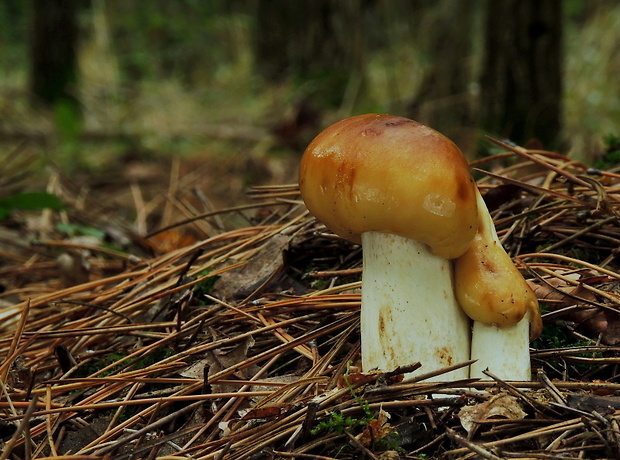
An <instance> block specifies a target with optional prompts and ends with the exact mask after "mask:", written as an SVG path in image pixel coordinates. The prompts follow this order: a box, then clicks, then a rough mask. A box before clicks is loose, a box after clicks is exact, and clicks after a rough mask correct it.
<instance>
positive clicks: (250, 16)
mask: <svg viewBox="0 0 620 460" xmlns="http://www.w3.org/2000/svg"><path fill="white" fill-rule="evenodd" d="M0 75H2V78H1V79H0V145H1V152H3V153H4V154H5V155H10V154H15V152H17V151H20V152H21V151H23V150H27V151H29V152H30V153H33V154H34V156H35V157H36V158H38V159H40V160H41V161H42V162H43V163H45V164H49V163H53V164H54V165H56V166H57V167H59V168H61V169H64V170H67V171H82V172H84V171H86V172H88V173H89V174H97V173H101V172H108V173H109V172H111V171H116V174H128V173H129V171H134V169H131V168H130V167H133V166H135V165H136V164H137V165H141V166H140V167H142V168H145V167H146V166H145V165H149V166H152V165H164V166H165V168H167V169H166V172H169V167H170V164H171V163H170V159H171V158H180V159H182V161H180V163H175V164H176V166H175V167H176V168H179V169H180V170H181V172H182V171H183V170H186V171H192V170H194V169H195V168H196V167H197V165H203V166H204V165H205V164H206V165H207V168H208V169H209V170H210V173H211V176H215V178H213V177H211V178H210V179H209V178H206V179H205V180H206V181H209V180H210V181H212V182H211V188H212V189H214V190H215V192H214V193H216V194H218V193H219V194H224V195H225V194H226V193H227V192H226V190H229V189H230V188H231V187H232V185H231V184H233V183H234V184H237V185H236V187H237V188H238V189H242V188H243V187H244V186H246V185H248V184H256V183H268V182H271V183H274V182H280V183H285V182H291V181H295V170H296V165H297V162H298V160H299V156H300V155H301V153H302V152H303V149H304V147H305V145H306V144H307V142H308V141H309V140H311V138H312V137H313V136H314V135H316V134H317V133H318V132H319V131H320V129H321V128H323V127H325V126H327V125H328V124H330V123H332V122H334V121H336V120H338V119H340V118H343V117H346V116H350V115H354V114H359V113H365V112H389V113H393V114H398V115H404V116H407V117H410V118H414V119H416V120H418V121H420V122H423V123H426V124H428V125H430V126H431V127H434V128H436V129H438V130H439V131H441V132H443V133H444V134H446V135H448V136H449V137H451V138H452V139H453V140H454V141H455V142H456V143H457V144H458V145H459V146H460V147H461V148H462V149H463V151H464V152H465V153H466V154H467V156H468V157H469V158H475V157H478V156H481V155H485V154H488V153H489V149H491V148H492V147H491V145H490V143H488V142H485V140H484V136H485V135H491V136H495V137H498V138H509V139H511V140H512V141H514V142H516V143H519V144H521V145H527V146H531V147H534V148H538V147H541V148H542V147H544V148H548V149H557V150H558V151H560V152H562V153H565V154H568V155H570V156H572V157H574V158H576V159H578V160H582V161H587V162H591V163H592V164H598V165H601V166H606V167H609V166H612V165H613V164H615V162H616V158H615V157H614V152H616V153H615V155H618V156H619V157H620V140H619V137H618V136H620V100H619V97H618V92H619V88H620V2H618V1H616V0H503V1H491V0H488V1H485V0H467V1H465V0H438V1H424V0H341V1H335V0H295V1H292V0H174V1H171V0H132V1H127V0H90V1H86V0H32V1H22V0H3V1H2V2H0ZM597 162H598V163H597ZM601 162H606V163H601ZM132 165H133V166H132ZM221 165H224V166H221ZM140 167H138V170H139V172H134V173H135V174H138V175H139V174H146V173H145V172H144V169H142V170H140ZM120 168H122V169H120ZM218 187H219V189H221V190H220V191H219V192H218V191H217V190H218Z"/></svg>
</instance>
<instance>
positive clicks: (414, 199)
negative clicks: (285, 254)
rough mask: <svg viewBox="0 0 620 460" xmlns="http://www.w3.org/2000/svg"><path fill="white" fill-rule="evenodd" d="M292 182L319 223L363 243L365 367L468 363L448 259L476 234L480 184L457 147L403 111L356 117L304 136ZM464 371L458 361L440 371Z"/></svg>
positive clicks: (463, 374) (464, 323)
mask: <svg viewBox="0 0 620 460" xmlns="http://www.w3.org/2000/svg"><path fill="white" fill-rule="evenodd" d="M299 186H300V190H301V193H302V197H303V199H304V201H305V203H306V206H307V207H308V209H309V210H310V212H311V213H312V214H314V216H315V217H316V218H317V219H318V220H319V221H322V222H323V223H324V224H325V225H326V226H327V227H328V228H329V229H330V230H332V231H333V232H335V233H336V234H338V235H340V236H342V237H344V238H346V239H349V240H351V241H353V242H357V243H360V242H361V244H362V249H363V264H364V269H363V275H362V301H361V342H362V349H361V353H362V367H363V369H364V370H365V371H369V370H372V369H380V370H393V369H395V368H397V367H398V366H403V365H408V364H412V363H413V362H417V361H419V362H420V363H421V364H422V366H423V369H424V370H426V371H433V370H437V369H441V368H444V367H446V366H449V365H453V364H457V363H462V362H466V361H468V360H469V357H470V321H469V319H468V318H467V317H466V315H465V314H464V313H463V311H462V310H461V308H460V307H459V305H458V303H457V301H456V297H455V293H454V288H453V277H452V266H451V262H450V260H451V259H454V258H457V257H459V256H461V255H462V254H463V253H464V252H465V251H466V250H467V248H468V247H469V245H470V243H471V241H472V239H473V238H474V236H475V235H476V231H477V227H478V217H477V216H478V212H477V204H476V190H477V188H476V185H475V183H474V181H473V179H472V177H471V175H470V173H469V167H468V164H467V161H466V159H465V158H464V156H463V154H462V153H461V151H460V150H459V149H458V147H457V146H456V145H455V144H454V143H452V141H450V140H449V139H447V138H446V137H444V136H443V135H441V134H439V133H438V132H436V131H434V130H432V129H431V128H428V127H426V126H424V125H422V124H419V123H417V122H415V121H412V120H409V119H406V118H402V117H398V116H392V115H380V114H368V115H360V116H355V117H351V118H347V119H345V120H342V121H339V122H337V123H335V124H333V125H332V126H330V127H328V128H327V129H325V130H324V131H323V132H322V133H320V134H319V135H318V136H317V137H316V138H315V139H314V140H313V141H312V142H311V143H310V145H309V146H308V148H307V149H306V151H305V153H304V155H303V157H302V159H301V165H300V172H299ZM468 375H469V371H468V369H467V368H460V369H457V370H453V371H451V372H450V373H448V374H443V375H440V376H439V378H440V379H442V380H445V379H453V380H456V379H461V378H467V377H468Z"/></svg>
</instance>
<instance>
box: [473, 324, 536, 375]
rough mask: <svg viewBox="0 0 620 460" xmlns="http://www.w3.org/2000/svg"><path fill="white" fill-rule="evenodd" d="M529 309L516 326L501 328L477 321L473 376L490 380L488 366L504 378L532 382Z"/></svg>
mask: <svg viewBox="0 0 620 460" xmlns="http://www.w3.org/2000/svg"><path fill="white" fill-rule="evenodd" d="M529 316H530V315H529V312H528V313H527V314H526V315H525V317H524V318H523V319H522V320H521V321H519V322H518V323H517V324H515V325H514V326H506V327H498V326H496V325H494V324H483V323H481V322H479V321H474V326H473V330H472V340H471V359H476V360H477V361H476V362H475V363H473V364H472V365H471V371H470V372H471V377H472V378H482V379H485V380H489V376H487V375H486V374H484V373H483V371H484V370H486V369H488V370H489V372H491V373H492V374H493V375H495V376H497V377H499V378H500V379H502V380H510V381H529V380H531V379H532V372H531V368H530V367H531V366H530V339H529V329H530V324H529Z"/></svg>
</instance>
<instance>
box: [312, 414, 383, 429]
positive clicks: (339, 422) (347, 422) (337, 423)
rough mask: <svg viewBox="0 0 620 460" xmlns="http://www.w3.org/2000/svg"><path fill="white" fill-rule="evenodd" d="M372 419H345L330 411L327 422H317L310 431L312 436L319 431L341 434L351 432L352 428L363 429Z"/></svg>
mask: <svg viewBox="0 0 620 460" xmlns="http://www.w3.org/2000/svg"><path fill="white" fill-rule="evenodd" d="M373 419H374V417H373V418H371V419H370V420H368V419H367V418H355V417H345V416H344V415H342V414H341V413H340V412H337V411H331V412H330V413H329V418H328V419H327V420H323V421H321V422H319V423H318V424H317V425H316V426H315V427H314V428H313V429H312V434H313V435H316V434H318V433H320V432H321V431H327V432H329V433H337V434H343V433H344V432H345V430H346V431H351V430H352V429H353V428H357V427H365V426H366V425H368V422H370V421H371V420H373Z"/></svg>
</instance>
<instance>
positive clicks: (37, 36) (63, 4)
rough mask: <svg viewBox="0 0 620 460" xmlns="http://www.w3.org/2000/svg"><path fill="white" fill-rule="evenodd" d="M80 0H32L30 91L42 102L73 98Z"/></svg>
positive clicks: (75, 78) (71, 99)
mask: <svg viewBox="0 0 620 460" xmlns="http://www.w3.org/2000/svg"><path fill="white" fill-rule="evenodd" d="M78 2H79V0H33V3H32V5H33V27H32V42H31V46H32V48H31V56H30V57H31V66H32V67H31V82H30V85H31V91H32V93H33V94H34V95H35V96H36V97H37V98H38V99H39V100H40V101H43V102H44V103H46V104H48V105H50V106H53V105H55V104H56V103H58V102H59V101H63V100H65V101H66V100H69V101H75V91H74V89H75V88H74V86H75V84H76V82H77V43H78V25H77V12H78V5H79V4H78Z"/></svg>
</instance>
